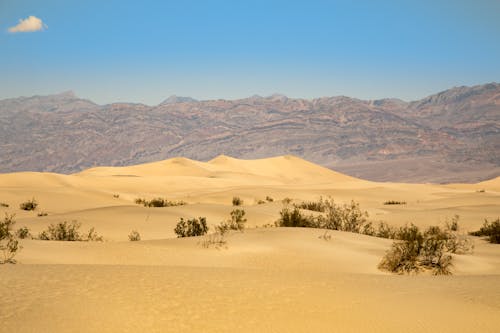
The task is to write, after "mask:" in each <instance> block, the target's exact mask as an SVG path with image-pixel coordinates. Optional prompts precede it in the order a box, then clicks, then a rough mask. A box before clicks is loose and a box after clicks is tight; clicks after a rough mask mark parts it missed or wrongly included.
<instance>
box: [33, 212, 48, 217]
mask: <svg viewBox="0 0 500 333" xmlns="http://www.w3.org/2000/svg"><path fill="white" fill-rule="evenodd" d="M47 215H49V214H48V213H47V212H38V214H36V216H38V217H43V216H47Z"/></svg>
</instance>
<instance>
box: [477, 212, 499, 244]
mask: <svg viewBox="0 0 500 333" xmlns="http://www.w3.org/2000/svg"><path fill="white" fill-rule="evenodd" d="M470 234H471V235H472V236H480V237H481V236H486V237H488V241H489V242H490V243H493V244H500V218H497V219H496V220H495V221H491V222H489V221H488V220H486V219H485V220H484V224H483V226H482V227H481V228H480V229H479V230H478V231H474V232H471V233H470Z"/></svg>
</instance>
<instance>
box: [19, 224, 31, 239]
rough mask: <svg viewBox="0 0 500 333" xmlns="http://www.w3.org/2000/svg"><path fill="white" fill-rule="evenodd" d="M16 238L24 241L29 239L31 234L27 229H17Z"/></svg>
mask: <svg viewBox="0 0 500 333" xmlns="http://www.w3.org/2000/svg"><path fill="white" fill-rule="evenodd" d="M16 236H17V237H18V238H19V239H26V238H31V233H30V230H29V229H28V227H21V228H19V229H17V231H16Z"/></svg>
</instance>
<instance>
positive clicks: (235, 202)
mask: <svg viewBox="0 0 500 333" xmlns="http://www.w3.org/2000/svg"><path fill="white" fill-rule="evenodd" d="M241 205H243V200H242V199H241V198H240V197H233V206H241Z"/></svg>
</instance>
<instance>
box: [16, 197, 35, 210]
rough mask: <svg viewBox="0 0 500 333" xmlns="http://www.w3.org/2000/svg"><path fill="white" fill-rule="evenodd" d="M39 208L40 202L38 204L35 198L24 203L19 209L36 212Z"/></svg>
mask: <svg viewBox="0 0 500 333" xmlns="http://www.w3.org/2000/svg"><path fill="white" fill-rule="evenodd" d="M37 206H38V202H36V200H35V198H33V199H31V200H28V201H25V202H22V203H21V204H20V205H19V208H20V209H22V210H35V209H36V207H37Z"/></svg>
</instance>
